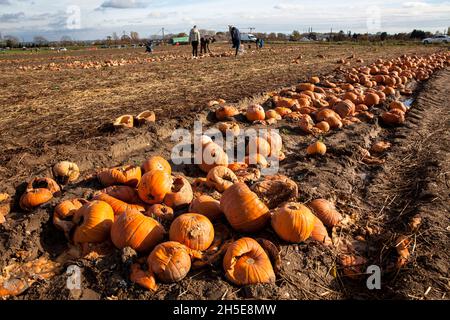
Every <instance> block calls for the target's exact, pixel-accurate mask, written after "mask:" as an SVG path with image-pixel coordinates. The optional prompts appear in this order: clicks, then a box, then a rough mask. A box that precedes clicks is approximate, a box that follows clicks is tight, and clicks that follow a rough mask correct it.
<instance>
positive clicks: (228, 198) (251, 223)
mask: <svg viewBox="0 0 450 320" xmlns="http://www.w3.org/2000/svg"><path fill="white" fill-rule="evenodd" d="M220 209H221V210H222V212H223V213H224V214H225V217H226V218H227V220H228V222H229V223H230V225H231V226H232V227H233V229H235V230H237V231H241V232H256V231H258V230H261V229H262V228H263V227H264V226H265V225H266V223H267V222H268V221H269V219H270V214H269V208H267V207H266V205H265V204H264V203H263V202H262V201H261V200H260V199H259V198H258V196H257V195H256V193H254V192H252V191H251V190H250V188H249V187H248V186H247V185H246V184H245V183H243V182H238V183H236V184H234V185H233V186H232V187H230V188H228V189H227V190H226V191H225V192H224V193H223V195H222V198H221V199H220Z"/></svg>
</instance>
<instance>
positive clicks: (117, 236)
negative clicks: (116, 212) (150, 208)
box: [111, 210, 165, 252]
mask: <svg viewBox="0 0 450 320" xmlns="http://www.w3.org/2000/svg"><path fill="white" fill-rule="evenodd" d="M164 234H165V230H164V228H163V226H162V225H161V224H160V223H159V222H157V221H156V220H155V219H153V218H150V217H146V216H144V215H143V214H142V213H140V212H139V211H134V210H130V211H127V212H125V213H123V214H121V215H120V216H118V217H117V218H116V220H115V221H114V223H113V225H112V227H111V240H112V242H113V243H114V245H115V246H116V247H117V248H119V249H123V248H125V247H130V248H132V249H134V250H136V251H138V252H149V251H150V250H151V249H153V248H154V247H155V246H156V245H157V244H158V243H160V242H161V241H162V240H163V238H164Z"/></svg>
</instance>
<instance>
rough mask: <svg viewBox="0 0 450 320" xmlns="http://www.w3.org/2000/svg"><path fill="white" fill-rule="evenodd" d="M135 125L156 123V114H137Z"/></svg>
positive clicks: (145, 112) (143, 112) (148, 112)
mask: <svg viewBox="0 0 450 320" xmlns="http://www.w3.org/2000/svg"><path fill="white" fill-rule="evenodd" d="M136 120H137V123H139V124H141V125H142V124H145V123H151V122H155V121H156V114H155V112H153V111H150V110H145V111H142V112H141V113H139V114H138V115H137V116H136Z"/></svg>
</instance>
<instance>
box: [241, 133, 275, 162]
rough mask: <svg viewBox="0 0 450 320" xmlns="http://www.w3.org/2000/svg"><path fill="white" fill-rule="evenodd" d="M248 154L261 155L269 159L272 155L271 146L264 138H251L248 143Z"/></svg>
mask: <svg viewBox="0 0 450 320" xmlns="http://www.w3.org/2000/svg"><path fill="white" fill-rule="evenodd" d="M246 152H247V154H248V155H252V154H255V153H259V154H260V155H263V156H264V157H267V156H269V154H270V144H269V142H267V140H266V139H264V138H260V137H255V136H251V137H250V138H249V141H248V145H247V150H246Z"/></svg>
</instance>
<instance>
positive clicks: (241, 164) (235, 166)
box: [228, 162, 248, 172]
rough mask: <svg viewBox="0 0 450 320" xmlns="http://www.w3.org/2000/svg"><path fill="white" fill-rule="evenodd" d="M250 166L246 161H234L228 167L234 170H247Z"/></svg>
mask: <svg viewBox="0 0 450 320" xmlns="http://www.w3.org/2000/svg"><path fill="white" fill-rule="evenodd" d="M247 168H248V165H247V164H246V163H245V162H233V163H230V164H229V165H228V169H230V170H231V171H233V172H236V171H239V170H245V169H247Z"/></svg>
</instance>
